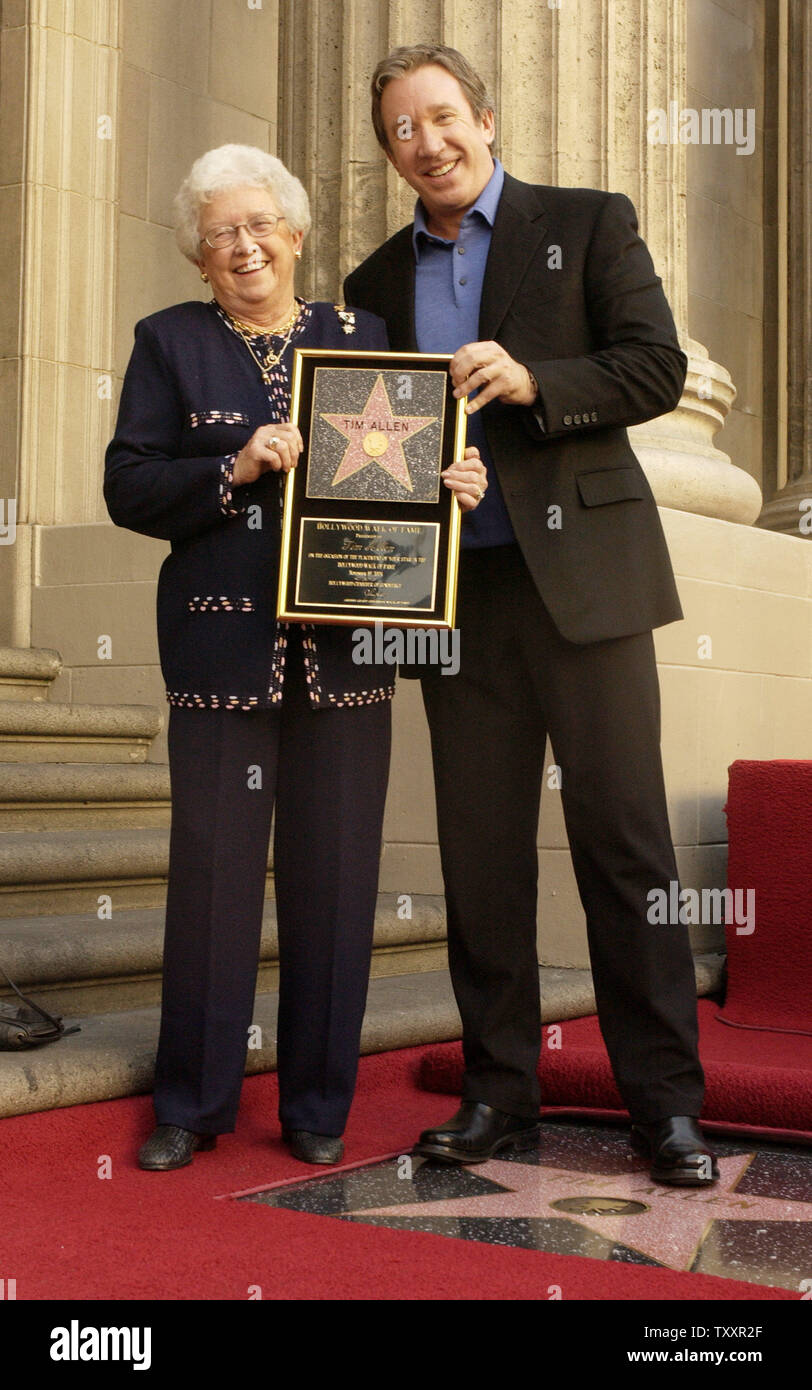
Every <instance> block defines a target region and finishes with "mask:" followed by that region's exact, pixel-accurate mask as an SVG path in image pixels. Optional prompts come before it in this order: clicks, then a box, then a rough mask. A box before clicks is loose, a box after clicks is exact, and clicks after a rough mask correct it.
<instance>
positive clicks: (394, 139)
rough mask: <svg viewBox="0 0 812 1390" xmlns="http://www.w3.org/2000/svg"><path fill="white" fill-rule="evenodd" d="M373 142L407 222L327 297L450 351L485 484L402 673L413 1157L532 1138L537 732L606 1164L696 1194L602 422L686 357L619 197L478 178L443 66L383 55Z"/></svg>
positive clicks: (691, 1126)
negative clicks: (426, 784)
mask: <svg viewBox="0 0 812 1390" xmlns="http://www.w3.org/2000/svg"><path fill="white" fill-rule="evenodd" d="M372 93H373V105H372V114H373V123H374V125H375V130H376V134H377V136H378V140H379V142H380V144H381V145H382V147H383V149H384V152H385V154H386V156H387V158H388V159H389V161H390V163H391V164H392V165H393V166H394V168H395V169H396V170H397V172H398V173H399V174H400V175H401V177H402V178H404V179H405V180H406V181H407V183H409V184H410V185H411V187H412V188H413V189H414V190H415V192H416V193H417V194H418V202H417V205H416V210H415V220H414V224H413V225H412V226H409V227H406V228H404V229H402V230H401V231H400V232H398V233H397V234H396V235H395V236H394V237H392V238H391V239H390V240H389V241H387V242H386V243H385V245H383V246H382V247H380V248H379V249H378V251H376V252H375V253H374V254H373V255H372V256H370V257H369V258H368V259H367V260H366V261H364V263H363V265H361V266H360V267H359V268H358V269H357V270H355V271H354V272H353V273H352V274H351V275H350V276H349V277H348V279H347V281H346V284H345V298H346V302H347V304H350V305H356V306H359V307H363V308H366V309H370V310H372V312H373V313H376V314H379V315H380V316H381V317H382V318H384V319H385V320H386V323H387V327H388V330H389V340H390V346H391V347H392V349H399V350H406V351H414V350H415V349H419V350H420V351H421V352H452V353H454V356H453V359H452V361H451V366H450V372H451V377H452V379H453V382H454V385H455V395H457V397H461V396H465V397H466V398H467V400H466V410H467V411H468V412H469V442H470V443H472V444H477V445H478V446H479V449H480V453H481V455H482V458H483V461H484V462H485V463H486V464H487V468H488V480H489V487H488V489H487V493H486V495H485V498H484V501H483V502H481V504H480V506H479V507H478V508H477V510H476V512H475V513H474V514H473V515H472V517H471V518H470V520H467V521H466V524H465V527H464V542H463V543H464V546H465V548H464V550H463V553H462V557H461V565H460V579H459V596H458V608H457V614H458V625H459V628H460V652H461V665H460V670H459V672H458V673H457V674H456V675H455V676H453V677H441V676H440V674H439V673H432V674H428V675H426V676H425V677H424V679H423V682H422V684H423V698H424V703H425V708H426V714H427V717H428V722H429V728H430V733H431V743H432V756H433V762H434V775H435V787H436V797H437V816H438V826H439V836H440V851H441V857H442V866H443V878H444V883H445V891H446V906H447V919H448V944H449V961H450V966H451V974H452V980H453V983H454V990H455V994H456V997H457V1002H458V1005H459V1008H460V1013H461V1016H462V1023H463V1051H464V1057H465V1081H464V1089H463V1103H462V1106H461V1108H460V1109H459V1110H458V1111H457V1113H456V1115H454V1116H453V1117H452V1119H451V1120H450V1121H449V1122H448V1123H447V1124H445V1125H441V1126H440V1127H439V1128H437V1129H433V1130H427V1131H425V1132H424V1133H423V1134H422V1135H421V1136H420V1141H419V1143H418V1145H417V1152H419V1153H421V1154H424V1155H426V1156H429V1157H435V1158H441V1159H445V1160H447V1161H455V1162H460V1163H475V1162H482V1161H484V1160H485V1159H487V1158H489V1157H491V1156H492V1155H493V1154H494V1153H496V1152H498V1151H499V1150H500V1149H501V1148H504V1147H506V1146H508V1145H509V1144H516V1143H519V1144H526V1143H532V1142H533V1141H534V1140H535V1139H536V1138H537V1135H538V1112H539V1101H540V1094H539V1085H538V1079H537V1065H538V1056H539V1048H540V1040H541V1019H540V1007H539V980H538V962H537V955H536V892H537V863H538V861H537V853H536V832H537V825H538V811H539V798H540V789H541V778H542V771H543V760H544V749H545V737H546V735H547V734H548V733H549V736H550V739H551V742H552V746H553V752H554V755H555V760H556V764H557V765H558V766H559V768H560V770H561V796H562V801H563V809H564V815H565V820H566V825H567V832H568V836H569V842H570V848H571V851H572V859H573V864H574V868H575V873H576V877H577V881H578V888H579V892H580V895H581V900H582V902H583V905H584V909H585V912H586V919H587V930H588V935H589V948H590V956H591V961H592V969H593V976H594V982H595V993H596V999H597V1004H598V1013H599V1017H600V1023H601V1029H602V1032H603V1036H604V1039H605V1041H606V1046H607V1049H608V1052H609V1056H610V1058H611V1061H612V1066H613V1069H614V1073H615V1077H616V1080H617V1083H618V1086H619V1089H620V1091H621V1094H622V1096H623V1099H624V1102H625V1104H626V1106H627V1107H628V1110H629V1113H630V1115H631V1118H632V1126H633V1127H632V1142H633V1144H634V1145H635V1147H636V1148H638V1150H639V1151H641V1152H644V1153H646V1154H647V1155H648V1156H649V1159H650V1161H651V1172H652V1176H653V1177H654V1178H655V1179H657V1180H659V1181H663V1182H670V1183H676V1184H681V1185H700V1184H703V1183H709V1182H713V1181H714V1179H715V1178H716V1176H717V1169H716V1166H715V1162H714V1159H713V1155H712V1154H711V1153H710V1152H709V1150H708V1148H707V1145H706V1143H705V1141H704V1139H703V1136H702V1133H701V1131H700V1129H699V1127H698V1125H697V1117H698V1115H699V1112H700V1109H701V1104H702V1094H703V1076H702V1070H701V1067H700V1064H699V1059H698V1054H697V1018H696V988H695V982H694V972H693V966H692V959H691V952H690V945H689V941H688V936H687V931H686V929H685V927H684V926H681V925H680V924H679V923H674V924H673V925H670V926H667V927H665V926H652V925H651V924H650V923H649V921H648V919H647V910H648V905H649V903H650V901H652V899H650V898H649V897H648V894H649V892H650V890H652V889H655V888H666V890H667V889H668V886H669V884H670V883H671V882H676V879H677V870H676V864H675V859H674V851H673V847H672V844H671V838H670V831H669V826H668V815H667V809H666V800H665V792H664V786H663V776H662V763H661V756H660V746H659V738H660V731H659V687H658V682H657V673H656V665H655V659H654V647H653V639H652V635H651V630H652V628H654V627H658V626H660V625H661V624H663V623H669V622H673V621H674V620H675V619H677V618H680V617H681V616H682V613H681V609H680V605H679V600H678V597H677V592H676V587H675V584H674V577H673V573H672V570H671V565H670V561H669V557H668V552H667V549H666V545H665V539H664V536H663V533H662V528H661V525H660V520H659V516H658V513H657V509H656V506H655V503H654V500H653V498H652V495H651V490H650V488H649V486H648V483H647V481H646V478H645V476H644V474H643V472H642V469H641V468H640V465H639V463H638V462H637V459H636V458H635V455H634V453H633V452H632V449H631V447H630V445H629V442H628V439H627V435H626V426H628V425H632V424H636V423H638V422H640V421H643V420H648V419H651V418H652V417H654V416H657V415H661V414H664V413H665V412H666V411H668V410H671V409H673V408H674V406H675V405H676V404H677V402H678V400H679V398H680V394H681V391H682V386H683V382H684V379H685V371H686V359H685V357H684V355H683V353H682V352H681V351H680V349H679V346H678V344H677V338H676V334H675V330H674V324H673V320H672V317H671V313H670V311H669V308H668V305H667V303H666V300H665V297H664V295H663V292H662V287H661V283H660V280H659V279H658V278H657V276H656V274H655V272H654V268H653V265H652V262H651V258H650V256H649V253H648V251H647V249H646V247H645V245H644V243H643V242H642V240H641V239H640V238H639V237H638V236H637V224H636V219H635V213H634V208H633V207H632V204H631V203H630V202H629V200H628V199H627V198H626V197H625V196H623V195H622V194H609V193H605V192H602V191H600V190H595V189H559V188H550V187H535V186H531V185H529V184H525V183H520V182H519V181H518V180H517V179H514V178H512V177H511V176H510V175H509V174H507V173H505V171H504V170H503V168H502V166H501V164H500V163H499V162H498V160H494V159H493V157H492V153H491V145H492V143H493V140H494V114H493V110H492V106H491V103H490V102H489V100H488V97H487V94H486V91H485V88H484V85H483V83H482V81H481V79H480V78H479V77H478V75H477V74H476V73H475V72H474V70H473V69H472V68H471V67H470V65H469V64H468V62H467V61H466V59H465V58H463V56H462V55H461V54H459V53H457V52H456V51H455V50H454V49H449V48H445V47H441V46H432V45H418V46H415V47H411V48H400V49H396V50H395V51H394V52H393V53H391V54H390V55H389V57H388V58H386V59H384V60H383V61H382V62H381V63H379V64H378V67H377V69H376V71H375V74H374V77H373V81H372Z"/></svg>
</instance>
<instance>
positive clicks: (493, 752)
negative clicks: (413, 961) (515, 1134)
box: [422, 546, 704, 1122]
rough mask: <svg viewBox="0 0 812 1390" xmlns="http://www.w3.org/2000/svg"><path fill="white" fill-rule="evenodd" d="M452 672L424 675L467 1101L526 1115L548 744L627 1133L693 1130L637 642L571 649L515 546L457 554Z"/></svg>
mask: <svg viewBox="0 0 812 1390" xmlns="http://www.w3.org/2000/svg"><path fill="white" fill-rule="evenodd" d="M457 612H458V619H457V620H458V625H459V628H460V670H459V672H458V673H457V675H455V676H443V675H441V674H439V673H437V674H434V673H433V674H432V675H430V676H428V677H426V678H425V679H424V680H423V682H422V685H423V698H424V703H425V707H426V713H427V717H428V722H429V728H430V733H431V742H432V754H433V760H434V774H435V787H436V797H437V814H438V824H439V834H440V850H441V856H442V866H443V876H444V881H445V892H446V905H447V915H448V938H449V958H450V966H451V974H452V979H453V983H454V990H455V993H456V997H457V1003H458V1006H459V1009H460V1014H461V1016H462V1023H463V1048H464V1054H465V1089H464V1098H465V1099H467V1100H474V1101H482V1102H484V1103H485V1104H488V1105H492V1106H495V1107H496V1108H497V1109H500V1110H505V1111H508V1112H510V1113H513V1114H517V1115H526V1116H531V1115H534V1114H537V1113H538V1106H539V1102H540V1095H539V1086H538V1081H537V1071H536V1069H537V1063H538V1057H539V1049H540V1041H541V1018H540V1006H539V978H538V964H537V949H536V899H537V879H538V858H537V850H536V836H537V827H538V815H539V800H540V791H541V779H542V774H543V770H544V769H543V762H544V749H545V736H546V735H547V734H548V733H549V736H550V741H551V743H552V747H553V752H554V755H555V761H556V764H557V765H558V766H559V767H560V769H561V790H560V793H559V792H558V791H551V792H548V795H559V794H560V796H561V798H562V802H563V811H564V817H565V821H566V826H567V834H568V837H569V843H570V849H571V851H572V859H573V864H574V868H575V874H576V878H577V882H578V890H579V893H580V896H581V901H582V903H583V906H584V910H585V913H586V922H587V932H588V937H589V951H590V958H591V962H592V971H593V977H594V983H595V993H596V998H597V1005H598V1014H599V1018H600V1025H601V1031H602V1033H603V1037H604V1040H605V1042H606V1046H607V1049H608V1052H609V1056H610V1058H611V1061H612V1067H613V1070H614V1074H615V1078H616V1080H617V1084H618V1087H619V1089H620V1092H621V1095H622V1096H623V1100H624V1103H625V1105H626V1106H627V1108H628V1110H629V1112H630V1114H631V1116H632V1118H633V1119H634V1120H637V1121H639V1122H651V1121H654V1120H658V1119H663V1118H665V1117H666V1116H668V1115H698V1114H699V1112H700V1109H701V1105H702V1095H703V1084H704V1078H703V1074H702V1069H701V1066H700V1063H699V1059H698V1054H697V1017H696V986H695V981H694V971H693V965H692V959H691V952H690V944H689V940H688V932H687V928H686V927H685V926H680V925H675V926H659V925H651V924H650V923H649V921H648V920H647V911H648V908H649V903H650V900H649V899H648V897H647V894H648V893H649V891H650V890H651V889H653V888H666V889H667V888H668V885H669V883H670V882H671V881H672V880H673V881H676V879H677V869H676V862H675V859H674V850H673V846H672V844H671V837H670V830H669V825H668V812H667V807H666V798H665V789H664V784H663V773H662V760H661V755H660V696H659V685H658V681H657V669H656V664H655V658H654V644H653V640H652V637H651V634H650V633H645V634H643V635H641V636H633V637H624V638H619V639H616V640H613V641H607V642H597V643H592V644H589V645H584V646H579V645H576V644H574V643H571V642H567V641H565V640H564V639H563V638H562V637H561V636H560V635H559V633H558V630H557V629H556V627H555V626H554V624H553V622H552V620H551V618H550V617H549V615H548V613H547V611H546V609H545V607H544V605H543V603H542V601H541V599H540V597H539V595H538V591H537V589H536V587H535V585H534V583H533V581H532V579H531V577H530V574H529V573H528V571H527V568H526V566H525V564H524V561H523V559H522V556H521V552H520V551H519V548H518V546H500V547H495V548H493V549H487V550H464V551H463V556H462V563H461V570H460V587H459V601H458V610H457Z"/></svg>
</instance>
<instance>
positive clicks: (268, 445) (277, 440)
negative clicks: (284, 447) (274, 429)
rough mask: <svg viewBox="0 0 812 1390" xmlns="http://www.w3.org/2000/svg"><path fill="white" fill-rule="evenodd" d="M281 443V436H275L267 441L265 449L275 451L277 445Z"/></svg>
mask: <svg viewBox="0 0 812 1390" xmlns="http://www.w3.org/2000/svg"><path fill="white" fill-rule="evenodd" d="M281 442H282V441H281V440H280V438H279V435H278V434H275V435H273V436H272V437H271V438H270V439H266V441H265V447H266V449H275V448H276V446H277V444H280V443H281Z"/></svg>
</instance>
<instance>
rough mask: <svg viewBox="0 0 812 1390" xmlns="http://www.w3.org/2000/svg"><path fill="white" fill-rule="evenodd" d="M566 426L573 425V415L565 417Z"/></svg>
mask: <svg viewBox="0 0 812 1390" xmlns="http://www.w3.org/2000/svg"><path fill="white" fill-rule="evenodd" d="M564 424H565V425H571V424H572V416H571V415H565V416H564Z"/></svg>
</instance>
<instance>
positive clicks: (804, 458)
mask: <svg viewBox="0 0 812 1390" xmlns="http://www.w3.org/2000/svg"><path fill="white" fill-rule="evenodd" d="M788 30H789V32H788V43H787V48H788V93H787V109H788V112H789V113H791V119H790V120H788V122H787V128H788V138H789V155H788V180H787V192H788V209H787V212H788V226H787V242H788V246H787V302H788V323H787V329H788V344H787V424H788V429H787V482H786V485H785V486H784V487H782V488H781V490H780V491H779V492H778V493H777V494H776V496H775V497H773V498H772V499H771V500H770V501H769V502H768V503H767V505H766V506H765V508H764V510H763V512H762V514H761V516H760V517H759V523H758V524H759V526H763V527H766V528H767V529H768V530H770V531H785V532H787V533H788V534H790V535H794V536H798V535H800V536H805V537H810V539H812V341H811V340H810V324H812V263H811V262H812V9H810V6H809V3H808V0H789V7H788Z"/></svg>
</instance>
